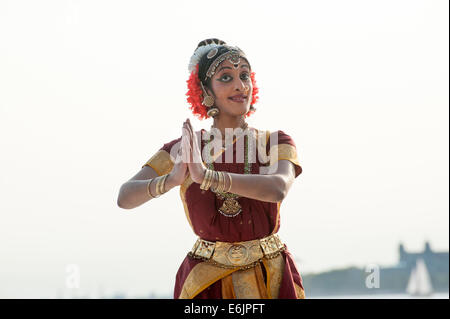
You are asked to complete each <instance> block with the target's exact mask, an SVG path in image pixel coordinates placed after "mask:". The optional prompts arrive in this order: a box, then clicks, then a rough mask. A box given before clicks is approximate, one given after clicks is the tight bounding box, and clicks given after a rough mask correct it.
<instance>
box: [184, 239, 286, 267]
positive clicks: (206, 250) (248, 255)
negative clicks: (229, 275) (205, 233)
mask: <svg viewBox="0 0 450 319" xmlns="http://www.w3.org/2000/svg"><path fill="white" fill-rule="evenodd" d="M284 249H285V246H284V244H283V243H282V242H281V240H280V238H279V236H278V235H276V234H273V235H270V236H267V237H264V238H262V239H255V240H249V241H241V242H235V243H229V242H221V241H216V242H212V241H207V240H204V239H201V238H198V239H197V241H196V242H195V245H194V247H192V250H191V251H190V252H189V253H188V255H189V256H191V257H193V258H196V259H202V260H204V261H208V262H211V263H213V264H214V265H216V266H219V267H223V268H241V269H247V268H251V267H253V266H255V265H256V263H258V262H259V261H260V260H261V259H262V258H263V257H266V258H275V257H277V256H278V255H279V254H281V252H282V251H283V250H284Z"/></svg>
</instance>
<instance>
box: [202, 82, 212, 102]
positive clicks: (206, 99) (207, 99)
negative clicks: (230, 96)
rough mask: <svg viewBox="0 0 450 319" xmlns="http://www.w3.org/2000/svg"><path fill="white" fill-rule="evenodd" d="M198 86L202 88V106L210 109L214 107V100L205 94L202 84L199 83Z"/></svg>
mask: <svg viewBox="0 0 450 319" xmlns="http://www.w3.org/2000/svg"><path fill="white" fill-rule="evenodd" d="M200 85H201V87H202V91H203V102H202V104H203V105H204V106H206V107H210V106H213V105H214V98H213V97H212V96H211V95H208V93H206V90H205V87H204V86H203V83H202V82H201V81H200Z"/></svg>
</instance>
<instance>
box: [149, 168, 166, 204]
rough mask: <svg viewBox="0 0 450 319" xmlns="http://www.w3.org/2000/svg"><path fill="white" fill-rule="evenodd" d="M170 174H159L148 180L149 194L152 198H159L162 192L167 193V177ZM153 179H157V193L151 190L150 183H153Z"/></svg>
mask: <svg viewBox="0 0 450 319" xmlns="http://www.w3.org/2000/svg"><path fill="white" fill-rule="evenodd" d="M168 176H169V174H165V175H162V176H158V177H156V178H152V179H150V180H149V181H148V183H147V194H148V196H149V197H150V199H152V198H158V197H159V196H161V195H162V194H164V193H166V190H165V188H166V179H167V177H168ZM153 180H156V195H155V196H154V195H152V192H151V191H150V185H151V184H152V182H153Z"/></svg>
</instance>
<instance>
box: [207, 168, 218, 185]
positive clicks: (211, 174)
mask: <svg viewBox="0 0 450 319" xmlns="http://www.w3.org/2000/svg"><path fill="white" fill-rule="evenodd" d="M215 176H216V171H213V170H210V174H209V178H208V181H207V184H206V189H209V188H210V187H211V186H212V184H213V181H214V178H215Z"/></svg>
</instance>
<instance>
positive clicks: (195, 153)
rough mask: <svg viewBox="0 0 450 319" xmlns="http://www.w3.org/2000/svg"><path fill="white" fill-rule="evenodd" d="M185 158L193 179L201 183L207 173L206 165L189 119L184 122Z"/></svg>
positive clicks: (183, 145) (183, 144) (183, 143)
mask: <svg viewBox="0 0 450 319" xmlns="http://www.w3.org/2000/svg"><path fill="white" fill-rule="evenodd" d="M183 132H184V133H183V137H182V147H183V155H184V157H183V160H184V161H187V166H188V169H189V174H190V175H191V179H192V180H193V181H194V182H195V183H198V184H201V183H202V181H203V177H204V175H205V171H206V167H205V165H204V164H203V161H202V156H201V151H200V147H199V143H198V141H197V135H196V134H195V133H194V129H193V128H192V125H191V122H190V121H189V119H188V120H187V121H186V122H184V124H183Z"/></svg>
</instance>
